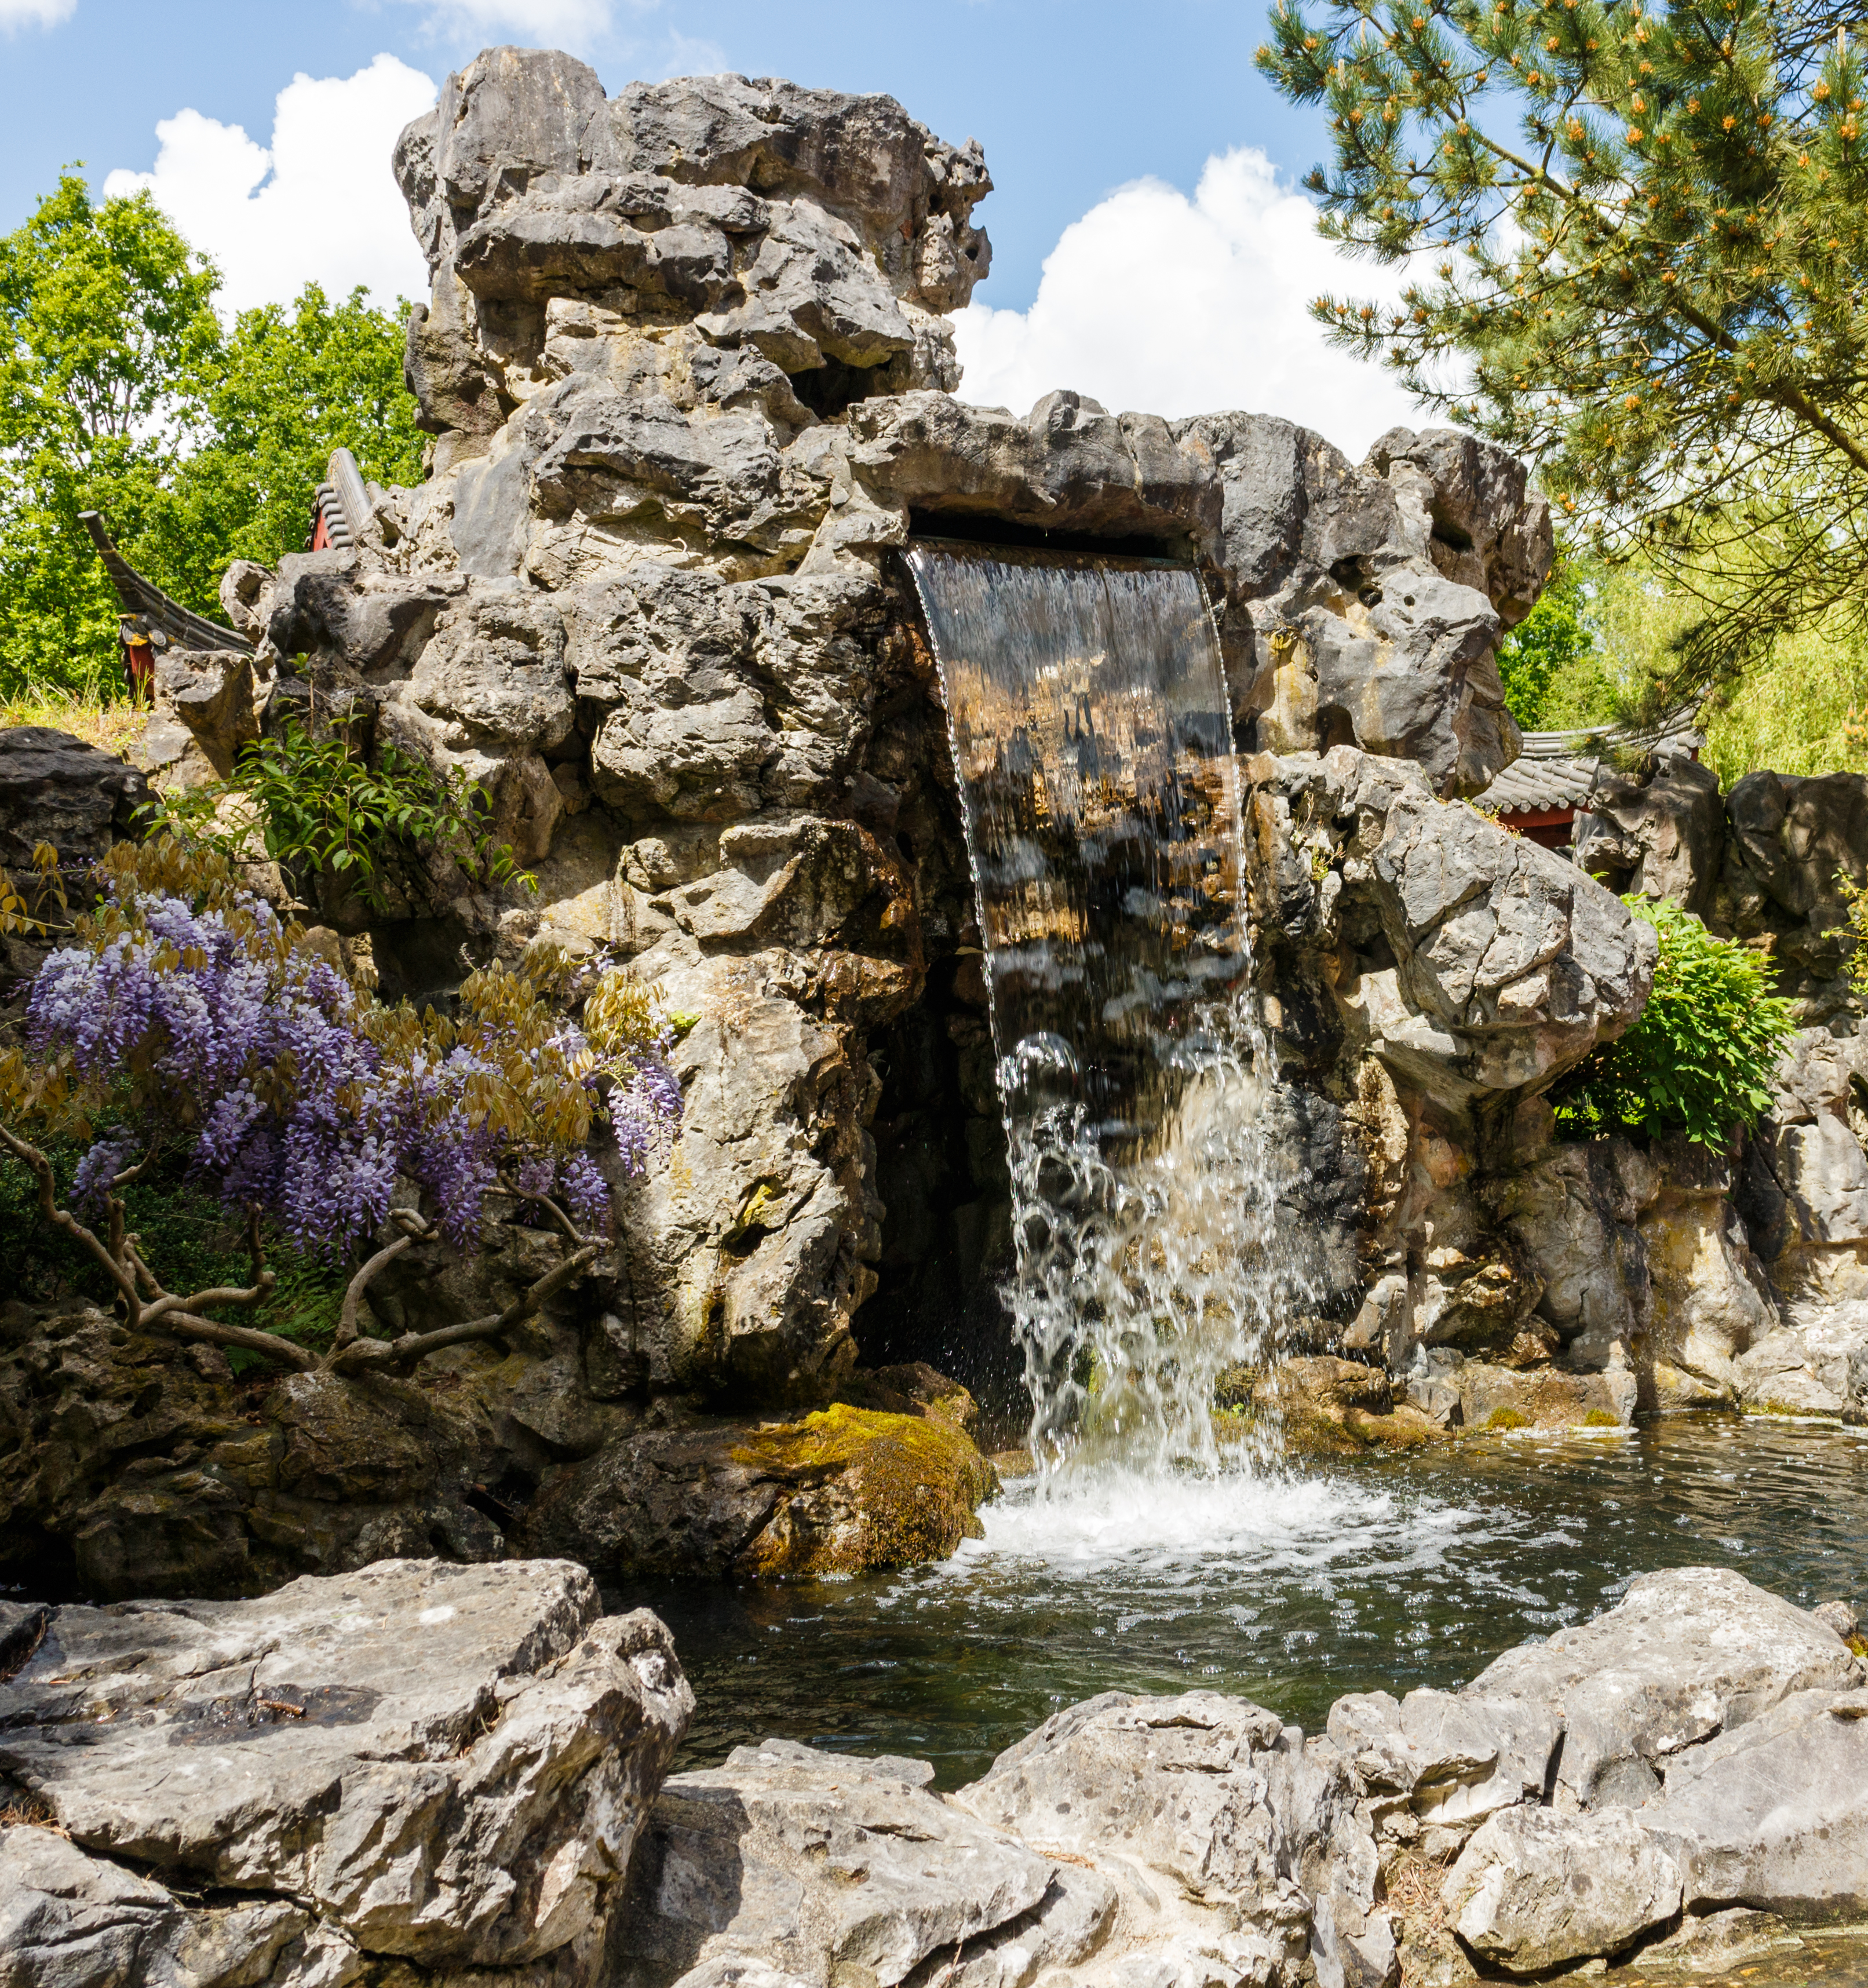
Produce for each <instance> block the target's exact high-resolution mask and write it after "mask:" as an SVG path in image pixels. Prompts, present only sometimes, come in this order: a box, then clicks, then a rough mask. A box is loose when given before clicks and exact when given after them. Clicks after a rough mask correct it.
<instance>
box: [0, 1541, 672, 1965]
mask: <svg viewBox="0 0 1868 1988" xmlns="http://www.w3.org/2000/svg"><path fill="white" fill-rule="evenodd" d="M15 1640H16V1639H15ZM693 1708H694V1698H693V1694H692V1693H691V1692H690V1691H689V1689H688V1688H687V1682H686V1680H685V1679H684V1678H683V1676H682V1675H681V1668H680V1666H679V1665H678V1664H677V1662H676V1661H675V1657H674V1648H673V1646H672V1645H671V1642H670V1641H669V1639H668V1635H667V1631H666V1630H665V1629H664V1628H662V1626H661V1625H660V1623H659V1622H658V1621H657V1620H656V1619H655V1618H654V1616H652V1615H650V1614H648V1613H647V1611H640V1610H639V1611H637V1612H636V1613H635V1614H630V1615H626V1616H618V1617H609V1618H605V1617H603V1616H601V1614H600V1607H599V1604H598V1601H597V1598H596V1589H595V1587H594V1586H593V1584H592V1583H591V1581H590V1579H589V1576H588V1575H587V1574H585V1573H584V1572H583V1570H582V1569H581V1568H579V1567H573V1566H571V1565H569V1564H566V1563H564V1562H562V1561H559V1562H549V1561H544V1562H531V1563H512V1564H507V1565H505V1566H503V1567H448V1566H444V1565H442V1564H439V1563H437V1562H434V1561H432V1560H429V1561H404V1560H390V1561H385V1562H382V1563H380V1564H377V1565H376V1566H374V1567H370V1568H369V1569H367V1570H363V1571H361V1572H360V1573H357V1574H350V1575H346V1576H342V1577H336V1578H334V1579H330V1580H306V1581H296V1582H294V1583H292V1584H290V1585H289V1586H288V1587H285V1588H282V1589H281V1590H280V1591H279V1593H277V1594H274V1595H272V1596H270V1597H268V1598H267V1599H265V1601H251V1602H222V1603H216V1602H201V1601H198V1602H191V1603H187V1604H176V1605H171V1606H168V1607H164V1606H161V1605H159V1604H137V1605H136V1606H133V1607H120V1608H105V1609H96V1608H57V1609H54V1610H52V1611H49V1613H47V1614H46V1618H45V1620H44V1621H42V1624H41V1625H39V1628H38V1631H37V1641H36V1643H35V1645H32V1648H30V1652H29V1654H28V1655H26V1658H25V1662H23V1664H21V1665H19V1667H18V1668H15V1670H14V1672H13V1673H12V1675H11V1676H10V1678H9V1679H8V1681H7V1682H5V1684H0V1726H3V1727H4V1738H3V1739H0V1777H3V1778H4V1780H5V1783H8V1784H9V1786H10V1788H11V1790H14V1791H15V1792H16V1794H18V1795H19V1797H23V1798H25V1799H26V1800H29V1801H31V1802H32V1803H33V1804H36V1805H37V1807H38V1808H39V1810H40V1812H41V1813H42V1814H44V1815H45V1816H46V1818H47V1819H48V1820H49V1821H51V1822H52V1823H54V1824H56V1825H57V1826H58V1827H59V1828H61V1829H62V1830H63V1831H66V1833H67V1834H68V1835H69V1843H68V1844H64V1845H62V1847H60V1848H56V1849H54V1848H51V1847H50V1844H53V1843H56V1842H57V1841H58V1839H56V1838H51V1839H48V1840H43V1841H42V1840H41V1839H42V1838H44V1832H43V1831H38V1830H33V1829H25V1830H20V1831H8V1832H7V1833H6V1834H5V1836H4V1837H3V1838H0V1862H4V1864H5V1865H6V1866H8V1868H11V1870H12V1872H13V1873H14V1875H15V1878H16V1879H17V1881H18V1884H19V1886H20V1887H21V1888H22V1890H23V1891H24V1892H25V1893H26V1894H27V1898H26V1899H25V1902H24V1904H23V1909H22V1899H21V1895H20V1893H19V1892H15V1891H13V1890H12V1888H10V1887H9V1889H8V1900H7V1905H6V1907H5V1908H4V1909H5V1910H7V1911H8V1912H9V1913H11V1914H12V1915H14V1916H15V1926H14V1928H12V1929H10V1930H11V1931H12V1935H13V1936H14V1937H15V1938H23V1937H26V1936H31V1937H32V1938H34V1939H37V1940H38V1941H39V1942H41V1943H42V1944H43V1945H45V1946H49V1947H52V1949H55V1950H56V1949H57V1948H58V1947H59V1946H69V1945H72V1944H75V1943H76V1936H77V1934H78V1932H79V1928H80V1927H81V1926H82V1925H83V1922H85V1921H86V1920H87V1919H89V1920H90V1922H92V1923H93V1925H95V1924H96V1922H97V1921H98V1920H100V1919H102V1920H103V1921H104V1922H106V1925H109V1926H110V1929H111V1937H113V1939H115V1940H116V1941H117V1942H118V1943H119V1944H120V1945H122V1946H125V1947H127V1948H129V1949H134V1950H136V1951H137V1952H138V1953H139V1955H140V1959H141V1961H142V1964H143V1966H144V1967H145V1968H146V1969H147V1972H145V1973H139V1974H137V1975H136V1976H134V1977H133V1978H137V1979H150V1980H160V1979H163V1978H164V1976H163V1975H162V1974H161V1973H160V1968H161V1966H164V1964H167V1965H169V1966H172V1967H173V1969H174V1972H173V1974H172V1976H171V1978H173V1979H174V1980H177V1981H178V1982H179V1981H181V1980H211V1981H215V1982H220V1981H226V1982H228V1983H230V1984H231V1983H232V1982H234V1981H235V1980H241V1981H250V1980H261V1979H271V1980H275V1981H278V1980H288V1981H291V1982H293V1983H303V1984H305V1988H311V1984H312V1983H314V1982H322V1981H343V1980H350V1979H352V1978H353V1977H354V1976H355V1975H356V1973H358V1972H360V1969H361V1967H362V1966H363V1963H366V1962H368V1961H377V1962H380V1960H382V1959H387V1958H389V1957H391V1956H394V1957H399V1958H401V1959H407V1960H408V1961H410V1962H411V1963H414V1964H416V1965H417V1966H419V1967H421V1969H422V1970H423V1973H424V1978H425V1979H430V1980H437V1981H441V1982H446V1981H448V1980H454V1979H457V1978H459V1977H460V1976H462V1975H463V1974H464V1973H466V1972H467V1971H468V1970H471V1969H485V1968H489V1967H491V1968H497V1969H513V1970H523V1969H530V1968H533V1967H539V1975H540V1976H546V1975H549V1978H551V1979H552V1980H555V1981H557V1982H559V1983H562V1984H564V1988H571V1984H573V1983H583V1982H586V1981H589V1980H593V1979H594V1978H595V1976H596V1968H595V1966H594V1965H593V1963H595V1962H596V1960H597V1959H598V1958H599V1957H600V1954H601V1952H602V1950H603V1943H604V1940H605V1939H606V1935H607V1932H608V1930H609V1927H610V1920H611V1917H612V1915H613V1912H614V1910H615V1908H616V1905H617V1904H618V1903H619V1902H620V1894H621V1881H622V1879H623V1875H624V1873H625V1871H626V1870H627V1866H628V1863H629V1859H630V1852H631V1850H632V1848H633V1845H634V1842H635V1839H636V1836H637V1831H638V1830H639V1829H640V1826H641V1824H642V1821H643V1818H644V1817H645V1816H646V1814H647V1810H648V1807H649V1805H650V1803H651V1802H652V1801H653V1800H654V1796H655V1793H656V1790H657V1788H658V1787H659V1786H660V1782H661V1779H662V1776H663V1774H664V1772H665V1771H666V1770H667V1765H668V1763H669V1761H670V1760H671V1757H672V1756H673V1754H674V1749H675V1747H676V1746H677V1745H678V1744H679V1743H680V1741H681V1736H682V1734H683V1733H684V1731H685V1730H686V1729H687V1720H688V1717H689V1716H690V1714H691V1712H692V1710H693ZM443 1818H444V1821H443V1820H442V1819H443ZM171 1886H173V1887H175V1888H177V1889H178V1890H179V1891H180V1892H181V1893H183V1894H184V1895H187V1896H188V1897H189V1898H190V1900H191V1902H189V1903H188V1904H186V1905H184V1904H183V1903H182V1902H181V1901H180V1900H179V1899H178V1898H177V1896H176V1895H174V1892H171V1890H170V1889H169V1887H171ZM204 1889H211V1891H213V1892H215V1893H217V1894H218V1895H222V1896H225V1895H228V1894H232V1895H236V1896H238V1895H247V1896H250V1897H251V1898H252V1900H253V1901H254V1902H253V1903H252V1905H250V1906H247V1907H244V1908H240V1909H234V1910H232V1911H228V1910H226V1909H213V1910H205V1911H204V1910H202V1909H200V1908H199V1907H198V1905H195V1904H194V1902H192V1901H193V1900H194V1899H198V1897H199V1895H200V1893H201V1891H202V1890H204ZM34 1898H36V1901H37V1902H33V1901H34ZM22 1921H23V1922H24V1923H23V1924H22ZM191 1954H192V1955H194V1956H198V1958H196V1959H195V1962H194V1964H195V1966H196V1967H197V1969H198V1971H197V1972H195V1973H187V1972H186V1971H185V1963H187V1962H188V1960H189V1959H190V1957H191ZM272 1956H277V1959H276V1961H275V1966H279V1967H280V1969H281V1971H280V1972H275V1973H271V1974H268V1973H266V1972H265V1969H266V1967H267V1964H268V1961H269V1958H272ZM202 1961H206V1962H208V1963H210V1964H208V1965H201V1962H202ZM214 1963H219V1964H218V1965H217V1964H214ZM540 1963H543V1966H542V1967H541V1966H539V1964H540ZM243 1969H244V1971H242V1970H243ZM75 1978H77V1979H83V1978H84V1977H83V1976H82V1975H79V1976H76V1977H75ZM118 1978H131V1977H127V1976H120V1977H118ZM476 1978H483V1977H476ZM525 1978H537V1977H530V1976H527V1975H526V1974H525V1973H518V1974H515V1979H525Z"/></svg>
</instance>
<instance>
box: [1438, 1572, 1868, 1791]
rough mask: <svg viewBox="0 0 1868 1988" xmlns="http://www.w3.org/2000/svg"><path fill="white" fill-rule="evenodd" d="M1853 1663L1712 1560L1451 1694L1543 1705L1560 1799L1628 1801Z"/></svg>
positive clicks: (1638, 1591)
mask: <svg viewBox="0 0 1868 1988" xmlns="http://www.w3.org/2000/svg"><path fill="white" fill-rule="evenodd" d="M1862 1675H1863V1672H1862V1665H1861V1662H1860V1659H1859V1658H1856V1657H1855V1656H1853V1655H1851V1654H1850V1652H1849V1650H1848V1648H1847V1647H1846V1645H1844V1644H1843V1641H1842V1639H1841V1638H1839V1636H1838V1635H1836V1632H1835V1631H1833V1629H1831V1628H1829V1627H1828V1625H1826V1624H1824V1623H1821V1622H1819V1621H1816V1618H1814V1617H1813V1616H1811V1615H1809V1614H1806V1612H1805V1611H1803V1610H1802V1609H1801V1608H1797V1607H1795V1605H1794V1604H1792V1603H1790V1602H1788V1601H1784V1600H1782V1598H1781V1597H1778V1596H1777V1595H1775V1594H1769V1593H1768V1592H1766V1591H1765V1590H1764V1589H1762V1588H1761V1587H1754V1586H1753V1585H1752V1584H1751V1582H1749V1581H1746V1580H1745V1578H1744V1577H1743V1576H1742V1575H1740V1574H1734V1573H1732V1572H1731V1570H1729V1569H1728V1568H1724V1567H1671V1568H1668V1569H1667V1570H1664V1571H1663V1572H1661V1573H1658V1574H1642V1575H1640V1576H1639V1577H1637V1579H1636V1580H1635V1581H1633V1582H1632V1583H1631V1584H1630V1587H1629V1590H1628V1593H1627V1595H1626V1598H1625V1599H1624V1600H1623V1601H1621V1602H1620V1603H1618V1604H1616V1607H1614V1608H1611V1609H1609V1610H1608V1611H1606V1612H1605V1613H1604V1614H1600V1615H1598V1616H1597V1617H1596V1618H1595V1619H1594V1621H1589V1622H1585V1623H1582V1624H1579V1625H1577V1626H1576V1627H1575V1628H1569V1629H1560V1630H1559V1631H1557V1633H1556V1635H1554V1636H1552V1638H1550V1640H1549V1641H1548V1642H1547V1643H1539V1644H1530V1645H1523V1646H1522V1647H1520V1648H1517V1649H1515V1650H1508V1651H1507V1652H1505V1655H1503V1656H1501V1657H1500V1658H1498V1659H1497V1660H1496V1661H1495V1662H1493V1663H1491V1665H1488V1667H1487V1668H1485V1670H1483V1671H1482V1672H1480V1674H1479V1675H1478V1677H1477V1678H1475V1679H1474V1680H1473V1682H1471V1684H1470V1685H1468V1686H1467V1687H1466V1690H1465V1692H1463V1693H1462V1694H1461V1696H1471V1697H1474V1698H1484V1699H1499V1700H1508V1701H1515V1702H1518V1703H1519V1704H1522V1705H1524V1706H1527V1707H1530V1706H1542V1707H1554V1708H1555V1709H1556V1710H1557V1712H1559V1715H1560V1716H1561V1718H1562V1738H1563V1745H1562V1753H1561V1755H1560V1756H1559V1758H1558V1761H1557V1767H1556V1776H1555V1779H1554V1783H1553V1786H1552V1794H1553V1796H1554V1797H1555V1799H1556V1800H1557V1802H1558V1803H1559V1805H1573V1806H1575V1807H1578V1808H1582V1809H1596V1808H1600V1807H1606V1806H1612V1805H1613V1804H1627V1805H1630V1806H1638V1805H1639V1804H1640V1803H1642V1802H1643V1801H1644V1800H1647V1798H1648V1797H1650V1796H1652V1795H1655V1794H1658V1793H1659V1792H1660V1785H1661V1777H1662V1776H1663V1774H1664V1773H1667V1772H1668V1770H1669V1769H1668V1763H1669V1762H1670V1760H1672V1758H1673V1756H1675V1755H1676V1754H1678V1753H1682V1752H1683V1751H1684V1750H1685V1749H1687V1748H1688V1747H1691V1746H1696V1745H1697V1744H1698V1743H1700V1742H1701V1741H1702V1740H1704V1739H1708V1738H1710V1737H1711V1736H1712V1735H1713V1734H1714V1733H1731V1732H1732V1731H1733V1730H1734V1729H1737V1728H1740V1727H1742V1726H1744V1725H1745V1724H1746V1723H1748V1721H1750V1720H1751V1719H1757V1718H1758V1717H1760V1716H1762V1714H1763V1713H1764V1712H1767V1711H1768V1710H1769V1709H1770V1708H1771V1707H1772V1706H1774V1705H1775V1704H1777V1703H1778V1702H1780V1701H1781V1700H1782V1699H1787V1698H1789V1697H1790V1696H1792V1694H1793V1693H1798V1692H1809V1691H1816V1690H1822V1689H1827V1690H1829V1691H1831V1692H1837V1691H1849V1690H1852V1689H1854V1688H1855V1686H1856V1685H1857V1684H1858V1683H1859V1682H1860V1681H1861V1679H1862Z"/></svg>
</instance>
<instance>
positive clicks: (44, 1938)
mask: <svg viewBox="0 0 1868 1988" xmlns="http://www.w3.org/2000/svg"><path fill="white" fill-rule="evenodd" d="M363 1966H364V1962H363V1956H362V1955H361V1954H360V1952H358V1951H357V1949H356V1946H354V1944H353V1942H351V1941H350V1940H349V1939H346V1937H345V1936H343V1933H341V1932H339V1931H337V1930H336V1929H335V1928H334V1927H332V1926H329V1925H324V1924H322V1923H321V1922H319V1921H318V1920H317V1919H315V1918H314V1917H313V1916H312V1914H311V1913H309V1912H306V1911H304V1910H303V1909H301V1908H300V1907H299V1906H297V1905H292V1904H290V1903H289V1902H286V1901H285V1900H283V1899H269V1900H266V1901H265V1902H261V1903H258V1904H252V1905H202V1904H201V1903H200V1902H198V1900H196V1899H194V1898H187V1897H183V1896H177V1894H176V1893H174V1892H171V1891H170V1890H169V1889H168V1888H167V1886H166V1885H159V1884H157V1882H156V1881H154V1878H146V1877H144V1876H142V1875H140V1874H139V1873H138V1872H137V1871H132V1870H129V1869H127V1868H125V1867H124V1866H123V1865H120V1864H117V1863H113V1862H112V1861H110V1859H108V1858H103V1857H95V1856H93V1855H91V1854H90V1853H89V1852H88V1851H84V1850H82V1849H80V1848H79V1846H78V1845H77V1844H75V1843H73V1842H72V1841H69V1839H68V1838H65V1837H62V1836H60V1835H58V1834H56V1833H55V1832H54V1831H52V1830H49V1829H45V1828H41V1827H38V1826H36V1825H34V1824H19V1825H18V1826H16V1827H0V1988H122V1984H124V1983H130V1982H134V1983H137V1984H139V1988H258V1984H259V1983H265V1988H347V1984H348V1983H350V1982H353V1981H354V1980H356V1979H357V1978H358V1976H360V1975H361V1974H362V1973H363Z"/></svg>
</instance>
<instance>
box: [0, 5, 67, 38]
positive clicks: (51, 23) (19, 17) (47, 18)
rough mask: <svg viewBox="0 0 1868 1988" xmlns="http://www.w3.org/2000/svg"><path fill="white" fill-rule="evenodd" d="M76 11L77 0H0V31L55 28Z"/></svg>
mask: <svg viewBox="0 0 1868 1988" xmlns="http://www.w3.org/2000/svg"><path fill="white" fill-rule="evenodd" d="M77 11H78V0H0V31H3V32H5V33H7V34H9V35H10V34H12V32H14V30H15V29H18V28H56V26H57V25H59V22H61V21H69V19H71V17H72V16H73V15H74V14H75V13H76V12H77Z"/></svg>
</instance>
